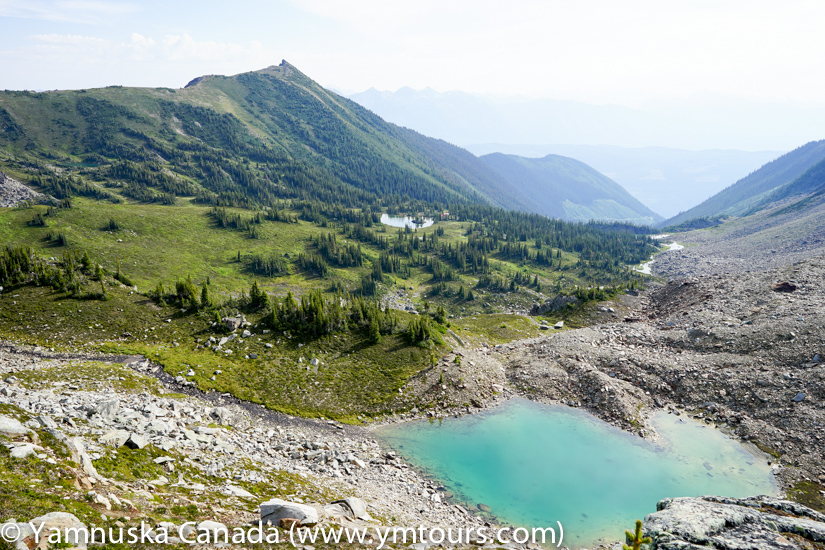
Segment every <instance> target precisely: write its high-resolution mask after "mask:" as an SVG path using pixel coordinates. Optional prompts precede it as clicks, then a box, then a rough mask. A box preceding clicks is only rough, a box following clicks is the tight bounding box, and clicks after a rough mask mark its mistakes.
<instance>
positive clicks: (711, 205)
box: [662, 140, 825, 226]
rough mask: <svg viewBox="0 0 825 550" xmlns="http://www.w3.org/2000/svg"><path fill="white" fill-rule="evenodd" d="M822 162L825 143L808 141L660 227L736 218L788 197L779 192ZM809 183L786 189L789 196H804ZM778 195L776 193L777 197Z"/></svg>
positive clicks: (824, 141) (824, 157)
mask: <svg viewBox="0 0 825 550" xmlns="http://www.w3.org/2000/svg"><path fill="white" fill-rule="evenodd" d="M823 159H825V140H822V141H812V142H810V143H806V144H805V145H803V146H802V147H799V148H797V149H794V150H793V151H791V152H789V153H786V154H784V155H782V156H781V157H779V158H777V159H775V160H773V161H771V162H769V163H767V164H765V165H764V166H762V167H761V168H760V169H759V170H756V171H755V172H753V173H751V174H750V175H748V176H746V177H744V178H742V179H741V180H739V181H737V182H736V183H734V184H733V185H731V186H730V187H728V188H726V189H724V190H722V191H720V192H719V193H717V194H716V195H714V196H712V197H711V198H709V199H707V200H706V201H704V202H703V203H701V204H699V205H698V206H695V207H693V208H691V209H690V210H687V211H686V212H682V213H680V214H678V215H676V216H674V217H672V218H670V219H669V220H667V221H665V222H663V223H662V225H663V226H669V225H679V224H682V223H685V222H687V221H690V220H693V219H696V218H704V217H716V216H740V215H743V214H746V213H748V212H750V211H752V210H754V209H763V208H765V207H767V206H768V205H769V204H770V203H772V202H774V201H775V200H778V199H781V198H787V197H788V196H790V195H787V194H783V193H788V191H787V190H786V191H784V192H782V191H779V190H780V188H782V187H783V186H791V184H793V183H794V182H795V181H796V180H797V179H798V178H800V176H803V174H805V173H806V172H807V171H808V170H809V169H811V168H812V167H813V166H815V165H816V164H818V163H819V162H820V161H822V160H823ZM809 185H810V184H809V183H800V184H799V185H797V186H796V187H789V188H788V189H791V191H790V193H791V194H794V193H796V192H797V191H798V192H804V191H805V190H806V189H808V190H810V189H809ZM777 192H778V193H777Z"/></svg>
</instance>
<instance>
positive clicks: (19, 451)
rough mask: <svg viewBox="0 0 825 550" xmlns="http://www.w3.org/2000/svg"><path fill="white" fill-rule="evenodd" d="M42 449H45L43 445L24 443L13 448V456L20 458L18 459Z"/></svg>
mask: <svg viewBox="0 0 825 550" xmlns="http://www.w3.org/2000/svg"><path fill="white" fill-rule="evenodd" d="M42 450H43V447H40V446H39V445H32V444H31V443H24V444H22V445H19V446H17V447H15V448H14V449H12V450H11V457H12V458H18V459H24V458H28V457H30V456H31V455H33V454H35V453H37V451H42Z"/></svg>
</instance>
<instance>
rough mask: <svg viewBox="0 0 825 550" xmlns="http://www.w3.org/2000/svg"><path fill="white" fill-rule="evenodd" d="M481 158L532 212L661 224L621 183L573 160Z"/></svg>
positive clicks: (551, 158)
mask: <svg viewBox="0 0 825 550" xmlns="http://www.w3.org/2000/svg"><path fill="white" fill-rule="evenodd" d="M481 159H482V160H483V161H484V162H486V163H487V164H488V165H489V166H491V167H492V168H493V169H494V170H496V171H497V172H498V173H500V174H501V175H502V176H504V178H505V179H506V180H507V181H508V182H509V183H510V185H511V186H512V189H513V193H514V194H515V195H516V197H519V198H521V197H524V199H523V200H528V201H529V202H530V204H531V205H532V206H531V210H532V211H533V212H537V213H540V214H544V215H546V216H553V217H557V218H563V219H568V220H580V221H586V220H610V221H624V222H631V223H638V224H652V223H655V222H657V221H659V220H661V219H662V218H661V216H659V215H658V214H656V213H655V212H653V211H652V210H650V209H649V208H647V207H646V206H645V205H643V204H642V203H641V202H639V201H638V200H636V199H635V198H633V196H631V195H630V194H629V193H628V192H627V191H625V190H624V189H623V188H622V187H621V186H620V185H619V184H617V183H616V182H614V181H613V180H611V179H610V178H608V177H606V176H604V175H602V174H600V173H599V172H597V171H596V170H594V169H593V168H591V167H590V166H588V165H586V164H584V163H583V162H579V161H577V160H575V159H572V158H568V157H562V156H559V155H547V156H546V157H543V158H540V159H531V158H524V157H519V156H515V155H504V154H501V153H493V154H490V155H485V156H483V157H481Z"/></svg>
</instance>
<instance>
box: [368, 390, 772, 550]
mask: <svg viewBox="0 0 825 550" xmlns="http://www.w3.org/2000/svg"><path fill="white" fill-rule="evenodd" d="M654 424H655V427H656V429H657V431H658V432H659V434H660V435H661V438H660V441H658V442H656V443H651V442H649V441H646V440H644V439H641V438H640V437H637V436H634V435H631V434H629V433H627V432H625V431H622V430H620V429H618V428H616V427H614V426H611V425H610V424H607V423H605V422H602V421H601V420H599V419H597V418H595V417H593V416H592V415H590V414H588V413H585V412H583V411H581V410H577V409H572V408H569V407H564V406H551V405H541V404H537V403H534V402H532V401H528V400H524V399H513V400H510V401H508V402H507V403H505V404H503V405H501V406H499V407H496V408H494V409H491V410H490V411H486V412H484V413H480V414H475V415H467V416H462V417H460V418H448V419H445V420H443V422H438V421H435V422H428V421H417V422H408V423H404V424H397V425H393V426H387V427H382V428H379V429H378V430H376V432H375V435H376V436H377V437H379V438H380V439H382V440H384V441H385V442H386V443H387V444H388V445H389V446H391V447H392V448H394V449H395V450H396V451H397V452H398V453H399V454H401V455H402V456H403V457H404V458H405V459H406V460H408V461H409V462H410V463H411V464H412V465H414V466H415V467H417V468H419V469H420V470H422V471H423V472H425V473H426V474H427V475H430V476H432V477H434V478H435V479H437V480H438V481H439V482H440V483H443V484H444V485H445V487H446V488H447V489H448V490H449V491H451V492H453V493H454V494H455V498H456V499H457V500H458V501H460V502H464V503H466V505H467V506H471V507H473V508H474V509H475V507H476V505H477V504H478V503H483V504H486V505H487V506H489V507H490V508H491V510H492V512H491V513H492V514H493V515H494V516H495V517H496V518H497V521H498V522H499V523H503V524H513V525H516V526H526V527H556V521H560V522H561V524H562V526H563V527H564V544H565V545H567V546H568V547H570V548H581V547H587V546H590V545H592V543H593V542H595V541H596V540H598V539H601V538H605V539H608V540H621V539H622V538H623V533H624V530H625V529H627V528H631V527H632V526H633V522H634V521H635V520H636V519H637V518H643V517H644V516H645V515H647V514H649V513H652V512H655V511H656V502H657V501H659V500H661V499H662V498H665V497H677V496H700V495H709V494H713V495H723V496H729V497H744V496H748V495H757V494H776V492H777V487H776V482H775V480H774V477H773V474H772V470H771V467H770V466H769V465H768V463H767V461H766V460H765V459H764V458H757V457H755V456H754V455H753V454H751V453H750V452H749V451H748V450H747V449H745V448H744V447H743V446H742V445H741V444H740V443H738V442H737V441H735V440H733V439H730V438H729V437H727V436H725V435H724V434H722V433H721V432H720V431H719V430H717V429H715V428H714V427H712V426H705V425H704V424H699V423H697V422H695V421H694V420H691V419H688V418H686V417H685V415H682V416H676V415H670V414H667V413H665V412H657V413H656V415H655V417H654Z"/></svg>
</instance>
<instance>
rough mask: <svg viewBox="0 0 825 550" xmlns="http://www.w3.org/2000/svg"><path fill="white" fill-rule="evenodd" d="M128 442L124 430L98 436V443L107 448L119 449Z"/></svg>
mask: <svg viewBox="0 0 825 550" xmlns="http://www.w3.org/2000/svg"><path fill="white" fill-rule="evenodd" d="M128 440H129V432H127V431H126V430H114V431H111V432H109V433H107V434H105V435H102V436H100V439H99V440H98V441H100V443H101V444H102V445H107V446H109V447H114V448H116V449H117V448H119V447H122V446H124V445H125V444H126V442H127V441H128Z"/></svg>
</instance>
